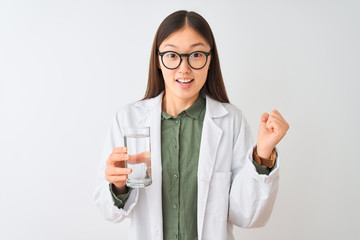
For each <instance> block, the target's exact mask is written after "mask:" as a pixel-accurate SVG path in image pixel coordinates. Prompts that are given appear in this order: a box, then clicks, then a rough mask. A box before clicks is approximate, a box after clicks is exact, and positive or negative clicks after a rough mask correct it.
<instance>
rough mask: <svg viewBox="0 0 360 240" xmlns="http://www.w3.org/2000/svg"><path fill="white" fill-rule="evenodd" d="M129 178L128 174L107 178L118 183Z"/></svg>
mask: <svg viewBox="0 0 360 240" xmlns="http://www.w3.org/2000/svg"><path fill="white" fill-rule="evenodd" d="M127 178H128V177H127V175H121V176H107V177H106V180H107V181H108V182H110V183H114V184H117V183H122V182H124V181H126V179H127Z"/></svg>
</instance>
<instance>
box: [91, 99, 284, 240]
mask: <svg viewBox="0 0 360 240" xmlns="http://www.w3.org/2000/svg"><path fill="white" fill-rule="evenodd" d="M162 95H163V93H161V94H160V95H158V96H157V97H155V98H152V99H148V100H144V101H138V102H136V103H132V104H128V105H126V106H125V107H123V108H121V109H119V111H118V112H117V114H116V116H115V118H114V120H113V123H112V126H111V128H110V130H109V135H108V137H107V140H106V143H105V146H104V154H103V156H102V159H101V164H100V167H99V172H98V178H97V184H96V190H95V194H94V198H95V202H96V205H97V206H98V207H99V209H100V211H101V213H102V215H103V216H104V218H105V219H107V220H109V221H112V222H121V221H122V220H124V219H125V218H130V219H131V227H130V229H129V231H130V233H129V236H130V239H131V240H162V239H163V222H162V198H161V185H162V182H161V172H162V170H161V139H160V137H161V101H162ZM131 126H132V127H134V126H137V127H142V126H150V138H151V140H150V141H151V142H150V143H151V170H152V180H153V182H152V185H150V186H148V187H146V188H141V189H133V191H132V192H131V194H130V196H129V198H128V200H127V201H126V204H125V206H124V208H123V209H119V208H118V207H116V206H114V201H113V199H112V196H111V193H110V191H109V183H108V182H107V181H106V179H105V162H106V160H107V158H108V157H109V155H110V153H111V152H112V149H113V148H115V147H119V146H124V139H123V131H124V127H131ZM254 148H255V144H253V140H252V136H251V133H250V128H249V125H248V124H247V122H246V120H245V118H244V116H243V115H242V113H241V111H240V110H239V109H238V108H236V107H235V106H233V105H231V104H227V103H220V102H218V101H216V100H214V99H212V98H210V97H208V96H206V112H205V117H204V123H203V129H202V136H201V145H200V153H199V163H198V180H197V181H198V199H197V229H198V239H201V240H202V239H204V240H212V239H214V240H232V239H234V236H233V233H232V230H233V225H236V226H240V227H246V228H249V227H261V226H264V225H265V224H266V222H267V221H268V219H269V217H270V215H271V211H272V208H273V205H274V202H275V198H276V195H277V192H278V185H279V170H278V168H279V156H277V160H276V161H277V163H276V166H275V167H274V169H273V170H272V172H271V173H270V175H269V176H267V175H260V174H258V173H257V172H256V169H255V166H254V165H253V163H252V153H253V149H254ZM276 151H277V149H276ZM194 203H196V199H194ZM165 240H166V239H165Z"/></svg>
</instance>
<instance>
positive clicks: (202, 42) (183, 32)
mask: <svg viewBox="0 0 360 240" xmlns="http://www.w3.org/2000/svg"><path fill="white" fill-rule="evenodd" d="M195 47H199V48H202V49H204V50H210V45H209V43H208V42H207V41H206V39H205V38H204V37H203V36H202V35H201V34H200V33H198V32H197V31H195V30H194V29H193V28H191V27H188V26H187V27H185V28H182V29H180V30H178V31H176V32H174V33H172V34H171V35H170V36H169V37H168V38H166V39H165V40H164V41H163V42H162V43H161V44H160V46H159V48H160V49H164V50H166V49H170V48H171V49H178V50H188V49H191V48H195Z"/></svg>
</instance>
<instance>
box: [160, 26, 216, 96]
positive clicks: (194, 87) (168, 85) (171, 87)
mask: <svg viewBox="0 0 360 240" xmlns="http://www.w3.org/2000/svg"><path fill="white" fill-rule="evenodd" d="M210 50H211V49H210V45H209V44H208V42H207V41H206V40H205V38H204V37H202V36H201V35H200V34H199V33H197V32H196V31H195V30H194V29H192V28H191V27H188V26H186V27H185V28H183V29H180V30H179V31H177V32H174V33H173V34H171V35H170V36H169V37H168V38H167V39H165V40H164V41H163V42H162V43H161V44H160V46H159V51H160V52H165V51H175V52H177V53H180V54H182V53H191V52H194V51H204V52H209V51H210ZM164 57H165V56H164ZM210 61H211V55H210V56H208V60H207V63H206V65H205V66H204V67H203V68H202V69H198V70H195V69H192V68H191V67H190V66H189V64H188V62H187V58H186V57H182V61H181V64H180V66H178V67H177V68H176V69H174V70H170V69H167V68H166V67H165V66H164V65H163V63H162V62H161V57H160V56H159V64H160V66H159V68H160V69H161V71H162V74H163V77H164V82H165V97H166V98H167V99H170V98H171V99H173V100H183V101H191V100H194V101H195V100H196V98H197V96H198V95H199V92H200V90H201V88H202V87H203V86H204V84H205V82H206V78H207V74H208V70H209V64H210Z"/></svg>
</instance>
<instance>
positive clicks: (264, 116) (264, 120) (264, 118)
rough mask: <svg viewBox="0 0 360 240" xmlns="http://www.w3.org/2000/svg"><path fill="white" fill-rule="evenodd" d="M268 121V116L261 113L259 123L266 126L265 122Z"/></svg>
mask: <svg viewBox="0 0 360 240" xmlns="http://www.w3.org/2000/svg"><path fill="white" fill-rule="evenodd" d="M268 119H269V114H267V113H263V114H262V115H261V119H260V120H261V123H263V124H266V122H267V120H268Z"/></svg>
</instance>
